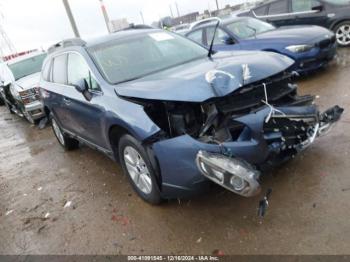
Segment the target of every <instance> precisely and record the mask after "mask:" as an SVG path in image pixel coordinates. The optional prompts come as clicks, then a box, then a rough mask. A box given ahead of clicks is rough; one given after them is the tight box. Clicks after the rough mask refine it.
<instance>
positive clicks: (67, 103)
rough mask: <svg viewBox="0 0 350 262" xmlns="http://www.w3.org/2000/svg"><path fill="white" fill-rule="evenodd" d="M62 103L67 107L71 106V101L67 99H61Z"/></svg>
mask: <svg viewBox="0 0 350 262" xmlns="http://www.w3.org/2000/svg"><path fill="white" fill-rule="evenodd" d="M63 102H64V103H65V104H66V105H68V106H69V105H70V104H71V101H70V100H69V99H68V98H63Z"/></svg>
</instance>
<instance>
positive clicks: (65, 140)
mask: <svg viewBox="0 0 350 262" xmlns="http://www.w3.org/2000/svg"><path fill="white" fill-rule="evenodd" d="M51 123H52V130H53V133H54V134H55V136H56V138H57V140H58V142H59V143H60V145H61V146H62V147H63V148H64V149H66V150H73V149H76V148H78V147H79V141H78V140H76V139H74V138H71V137H69V136H67V135H66V134H64V133H63V132H62V130H61V128H60V126H59V125H58V123H57V121H56V119H55V118H54V117H52V119H51Z"/></svg>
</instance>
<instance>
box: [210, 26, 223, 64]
mask: <svg viewBox="0 0 350 262" xmlns="http://www.w3.org/2000/svg"><path fill="white" fill-rule="evenodd" d="M219 25H220V20H219V21H218V22H217V23H216V26H215V29H214V34H213V39H212V40H211V43H210V47H209V51H208V57H209V58H211V55H212V54H213V46H214V40H215V35H216V31H217V30H218V27H219Z"/></svg>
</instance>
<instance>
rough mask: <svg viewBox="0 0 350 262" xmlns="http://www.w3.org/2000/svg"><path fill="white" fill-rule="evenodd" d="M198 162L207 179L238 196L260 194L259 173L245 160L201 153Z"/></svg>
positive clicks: (198, 155)
mask: <svg viewBox="0 0 350 262" xmlns="http://www.w3.org/2000/svg"><path fill="white" fill-rule="evenodd" d="M196 162H197V167H198V169H199V170H200V171H201V173H202V174H203V175H204V176H205V177H207V178H209V179H210V180H212V181H213V182H215V183H217V184H219V185H220V186H222V187H224V188H226V189H228V190H230V191H232V192H234V193H236V194H239V195H241V196H245V197H251V196H255V195H256V194H258V193H259V192H260V185H259V182H258V181H257V180H258V178H259V176H260V173H259V171H257V170H256V169H254V167H253V166H251V165H250V164H248V163H247V162H245V161H243V160H239V159H236V158H231V157H226V156H224V155H221V154H213V153H209V152H205V151H199V152H198V154H197V159H196Z"/></svg>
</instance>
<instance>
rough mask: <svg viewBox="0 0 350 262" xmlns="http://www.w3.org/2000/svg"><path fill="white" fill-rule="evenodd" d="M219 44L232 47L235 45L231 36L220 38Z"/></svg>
mask: <svg viewBox="0 0 350 262" xmlns="http://www.w3.org/2000/svg"><path fill="white" fill-rule="evenodd" d="M220 40H221V42H222V43H223V44H225V45H233V44H235V40H234V39H233V38H232V37H231V36H228V35H227V36H224V37H221V39H220Z"/></svg>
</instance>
